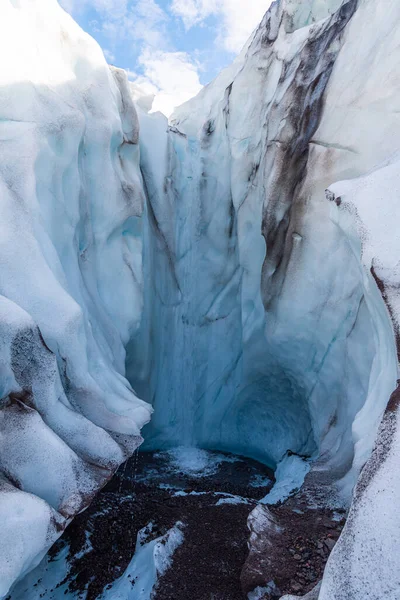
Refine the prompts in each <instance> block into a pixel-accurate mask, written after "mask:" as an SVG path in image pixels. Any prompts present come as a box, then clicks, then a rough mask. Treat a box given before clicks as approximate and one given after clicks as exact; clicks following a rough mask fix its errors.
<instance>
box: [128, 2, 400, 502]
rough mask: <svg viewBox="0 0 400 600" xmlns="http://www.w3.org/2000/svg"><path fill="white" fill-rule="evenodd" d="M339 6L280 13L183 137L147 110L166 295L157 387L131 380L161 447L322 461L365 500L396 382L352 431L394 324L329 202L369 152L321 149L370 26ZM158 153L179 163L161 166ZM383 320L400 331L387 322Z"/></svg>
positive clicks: (159, 269)
mask: <svg viewBox="0 0 400 600" xmlns="http://www.w3.org/2000/svg"><path fill="white" fill-rule="evenodd" d="M339 4H340V3H336V4H335V3H332V2H330V3H323V2H319V3H312V2H308V3H307V2H305V3H293V2H281V3H275V4H274V5H272V7H271V9H270V11H269V12H268V13H267V14H266V16H265V18H264V20H263V22H262V23H261V25H260V27H259V28H258V30H257V31H256V32H255V34H254V36H253V37H252V40H251V42H250V45H249V46H248V48H245V50H244V51H243V53H242V54H241V55H240V56H239V57H238V59H237V60H236V61H235V63H234V64H233V65H232V66H231V67H229V68H228V69H227V70H225V71H224V72H223V73H222V74H221V75H220V76H219V77H218V78H217V79H216V80H215V81H214V82H212V83H211V84H210V85H209V86H207V87H206V88H204V90H202V92H200V94H199V95H198V96H197V97H196V98H194V99H193V100H191V101H189V102H188V103H187V104H186V105H183V106H182V107H181V108H179V109H178V110H177V111H176V113H175V115H173V117H172V121H171V127H170V128H169V131H168V132H167V131H166V128H167V127H166V125H167V124H166V123H165V122H163V120H162V117H160V116H157V115H148V114H147V115H146V114H144V113H143V112H142V111H139V116H140V119H141V126H142V134H141V145H142V171H143V174H144V179H145V183H146V187H147V190H148V198H149V207H150V211H151V219H150V221H151V223H150V227H149V238H148V242H149V244H148V245H149V248H150V249H149V255H151V257H149V258H148V261H147V263H146V265H147V266H146V267H145V269H147V273H148V274H149V275H148V276H147V279H148V280H150V281H151V282H152V283H151V284H150V287H149V289H148V293H147V296H146V298H147V299H146V300H145V305H146V307H147V309H145V314H146V318H145V321H146V323H147V325H144V326H143V327H142V331H143V330H147V333H148V330H151V334H148V338H147V342H143V339H141V343H140V345H139V347H140V348H142V347H148V348H150V347H151V348H152V349H151V350H149V351H148V353H147V355H148V356H149V357H150V363H149V364H150V365H151V366H150V367H149V368H148V370H147V371H146V368H144V369H143V371H142V372H141V373H140V374H139V371H138V370H137V368H136V369H135V365H137V359H138V354H139V353H135V352H133V353H130V352H128V354H129V356H128V358H130V361H129V362H130V365H131V368H130V369H128V371H130V370H131V369H132V375H130V376H131V380H132V382H133V383H134V386H135V388H137V389H139V390H140V391H141V393H142V395H143V397H145V398H146V399H148V400H149V401H151V402H152V403H153V404H154V406H155V408H156V411H155V415H154V417H153V419H152V422H151V424H150V425H149V426H148V428H147V429H146V430H145V438H146V444H147V447H166V446H171V445H176V444H186V445H193V444H195V445H200V446H203V447H213V448H220V449H228V450H232V451H236V452H240V453H243V454H247V455H250V456H254V457H256V458H260V459H262V460H264V461H266V462H268V463H270V464H271V465H275V464H276V463H277V462H279V461H280V460H281V459H282V457H283V456H284V455H285V453H286V452H287V451H288V450H291V451H293V452H297V453H299V454H302V455H308V456H310V455H314V457H315V456H317V455H319V457H320V459H321V460H323V461H324V462H325V463H326V468H327V470H330V471H331V472H333V471H335V473H334V475H333V478H336V479H340V478H341V477H342V476H344V475H345V474H346V473H348V472H349V471H350V470H351V465H352V462H353V460H354V471H353V472H352V474H351V475H349V476H348V479H346V480H344V481H343V482H342V487H343V488H344V490H345V492H346V494H347V495H348V494H349V493H350V491H351V488H352V485H353V484H354V481H355V478H356V477H357V473H358V472H359V469H360V468H361V466H362V464H363V462H365V460H366V458H367V457H368V455H369V452H370V451H371V449H372V444H373V439H374V435H375V433H376V429H377V426H378V423H379V418H380V416H381V415H382V412H383V410H384V406H385V402H384V400H382V398H383V396H384V393H386V394H387V395H388V396H389V395H390V392H391V386H393V372H394V371H395V365H394V366H393V365H392V367H393V368H392V371H391V373H392V375H391V376H390V377H388V378H387V382H388V383H387V389H386V390H385V392H384V393H383V395H382V397H381V399H380V401H379V403H377V405H376V406H377V408H376V415H375V417H376V418H375V420H374V419H371V420H370V421H369V422H368V425H367V426H366V429H365V431H364V433H363V436H362V437H363V440H364V442H363V443H359V440H358V439H357V435H356V434H355V433H354V431H353V429H352V427H353V422H354V420H355V418H356V415H357V413H358V412H359V410H360V409H361V408H362V406H363V404H364V403H365V402H366V399H367V398H368V395H369V390H370V387H371V384H370V373H371V370H372V369H373V368H374V365H375V363H376V359H375V358H374V357H376V355H380V344H381V340H380V339H379V338H378V337H377V335H376V333H375V330H376V327H377V326H376V319H378V320H379V318H380V317H379V316H377V315H376V311H375V309H374V308H373V307H371V303H370V302H369V300H368V297H367V296H366V293H365V286H364V274H363V272H362V270H361V269H360V259H359V256H355V254H354V252H353V250H352V247H351V244H350V243H349V240H348V238H347V236H346V235H345V234H344V233H343V231H341V230H340V229H338V227H337V226H336V225H335V224H334V223H333V222H332V221H331V219H330V215H329V211H330V207H329V204H328V202H327V201H326V199H325V187H326V186H327V185H329V183H331V182H332V181H334V180H335V179H336V178H337V177H338V175H339V173H340V167H339V165H340V161H341V160H342V158H341V157H342V155H343V154H345V156H346V158H345V161H346V164H347V165H349V168H351V167H350V165H351V164H352V161H353V162H354V167H353V172H354V173H356V172H357V166H356V165H357V164H360V166H359V167H358V168H361V169H362V168H363V167H362V165H363V164H364V160H363V159H362V158H361V160H360V161H359V160H358V153H359V152H362V151H364V150H363V149H362V148H361V146H363V141H361V138H360V140H359V141H358V142H357V144H359V145H360V150H359V149H358V146H357V144H355V147H354V148H350V149H349V148H347V146H346V145H345V144H344V143H343V144H342V145H341V144H335V142H333V144H331V143H330V142H329V141H325V140H324V139H323V137H322V139H320V135H319V132H320V128H321V127H323V126H324V124H325V123H327V122H329V123H331V120H332V121H334V122H337V121H336V120H337V118H338V116H337V114H336V110H332V111H330V110H329V111H328V112H327V106H328V105H329V103H331V102H332V101H331V99H330V94H329V90H330V89H332V83H331V81H332V78H334V77H339V78H340V77H341V68H342V67H341V68H340V69H339V68H338V67H337V63H338V62H339V61H340V59H341V56H342V54H343V53H344V52H346V43H349V42H347V37H346V36H347V30H348V28H349V27H350V24H351V22H352V19H353V16H354V13H355V11H356V9H357V3H356V2H353V1H347V2H343V3H341V6H340V7H339ZM351 43H352V42H350V44H351ZM350 51H351V50H350ZM342 62H343V61H341V63H339V64H342ZM345 73H346V76H347V71H345ZM340 85H341V86H343V83H342V82H340ZM346 85H349V82H348V81H347V80H346ZM327 86H328V88H327ZM327 89H328V91H327ZM249 90H251V93H249ZM366 102H368V100H367V99H366ZM321 123H322V124H321ZM331 127H332V125H331ZM372 129H373V127H371V130H372ZM378 133H379V132H378V130H376V135H378ZM156 137H157V139H160V140H161V139H162V140H163V141H162V143H161V145H160V147H162V148H163V153H164V154H163V155H162V156H158V157H157V159H159V160H157V161H156V162H153V160H152V153H151V146H152V145H151V139H155V138H156ZM376 154H377V155H376V157H375V158H376V159H378V154H379V153H376ZM372 160H373V159H372ZM318 161H319V162H318ZM155 165H156V166H155ZM349 172H350V170H349ZM343 265H346V268H345V269H344V268H343ZM382 306H383V303H382ZM382 319H386V322H387V324H388V330H389V331H391V329H390V322H389V319H388V315H387V314H386V312H385V309H384V306H383V316H382ZM133 345H134V346H135V344H133ZM136 345H137V344H136ZM368 427H369V429H368ZM363 444H364V445H363ZM355 445H356V451H357V452H359V455H358V456H356V457H355V458H354V447H355Z"/></svg>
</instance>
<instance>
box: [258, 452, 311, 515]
mask: <svg viewBox="0 0 400 600" xmlns="http://www.w3.org/2000/svg"><path fill="white" fill-rule="evenodd" d="M309 471H310V464H309V463H308V462H306V461H305V460H303V459H302V458H301V457H300V456H296V455H294V454H292V455H291V456H285V457H284V458H283V459H282V460H281V462H280V463H279V464H278V466H277V468H276V471H275V479H276V482H275V485H274V487H273V488H272V490H271V491H270V492H269V494H267V495H266V496H265V497H264V498H263V499H262V500H260V502H261V504H277V503H278V502H284V501H285V500H286V499H287V498H289V496H290V495H291V494H292V493H293V492H296V491H298V490H299V489H301V486H302V485H303V483H304V479H305V477H306V475H307V473H309Z"/></svg>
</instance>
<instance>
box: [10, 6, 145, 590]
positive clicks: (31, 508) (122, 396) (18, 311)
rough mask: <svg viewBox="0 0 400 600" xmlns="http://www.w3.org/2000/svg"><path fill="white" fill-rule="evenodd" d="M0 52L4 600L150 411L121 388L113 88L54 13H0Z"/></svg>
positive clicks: (136, 206) (122, 192)
mask: <svg viewBox="0 0 400 600" xmlns="http://www.w3.org/2000/svg"><path fill="white" fill-rule="evenodd" d="M0 51H1V52H2V55H3V56H4V57H5V56H7V60H6V61H5V64H4V68H2V70H1V73H0V198H1V200H0V210H1V231H0V255H1V259H0V271H1V277H0V339H1V341H0V373H1V378H0V387H1V398H2V400H1V401H0V474H1V476H2V477H5V478H6V480H7V481H8V482H10V484H5V485H4V486H3V487H2V490H1V492H0V496H1V500H0V520H1V523H2V535H1V539H0V596H3V595H4V594H6V593H7V590H8V587H9V586H10V585H11V584H12V583H13V581H14V580H15V579H16V578H17V577H19V576H20V575H22V574H23V573H25V572H26V571H27V570H28V569H29V568H30V567H32V566H34V565H35V564H36V563H37V562H38V561H39V560H40V559H41V557H42V555H43V553H44V552H45V551H46V550H47V549H48V548H49V546H50V545H51V544H52V543H53V542H54V540H55V538H56V537H57V536H58V535H60V533H61V531H62V529H63V527H64V526H65V524H66V520H65V518H70V517H71V516H73V515H74V514H75V513H76V512H77V511H79V510H82V509H83V508H84V507H85V506H86V505H87V503H88V502H89V501H90V499H91V497H92V496H93V494H94V493H95V491H96V490H97V489H98V488H99V487H100V486H102V485H103V484H104V483H105V482H106V481H107V479H108V478H109V477H110V475H111V473H112V472H113V471H114V470H115V469H116V468H117V467H118V465H119V464H120V463H121V462H122V461H123V460H124V459H125V458H126V457H127V456H128V454H130V453H131V452H132V451H133V449H134V448H135V447H136V446H137V445H138V443H139V442H140V428H141V427H142V426H143V424H144V423H146V422H147V421H148V420H149V416H150V409H149V407H148V406H147V405H146V404H145V403H144V402H142V401H141V400H139V399H138V398H137V397H136V395H135V394H134V392H133V391H132V388H131V386H130V384H129V383H128V381H127V380H126V379H125V377H124V375H125V346H126V344H127V343H128V342H129V340H130V338H131V336H132V335H133V334H134V332H135V330H136V329H137V327H138V324H139V321H140V315H141V313H142V302H143V297H142V295H143V283H142V279H141V273H142V270H141V260H142V235H141V217H142V211H143V201H144V193H143V185H142V179H141V174H140V169H139V146H138V121H137V116H136V112H135V108H134V105H133V102H132V100H131V98H130V92H129V89H128V84H127V79H126V75H125V74H124V73H123V72H120V71H114V72H113V73H112V72H111V71H110V69H109V67H108V65H107V63H106V61H105V59H104V56H103V54H102V52H101V50H100V48H99V47H98V45H97V44H96V43H95V42H94V41H93V40H92V39H91V38H90V37H89V36H88V35H86V34H85V33H84V32H83V31H82V30H81V29H80V28H79V27H78V26H77V25H76V24H75V23H74V21H73V20H72V19H71V17H69V16H68V15H67V14H66V13H65V12H64V11H63V10H62V9H61V8H60V7H59V5H58V3H57V2H56V0H33V1H32V0H19V1H18V2H15V1H14V0H12V1H11V0H4V2H2V4H1V9H0ZM44 474H46V476H44ZM18 488H19V489H18ZM10 540H12V543H11V542H10Z"/></svg>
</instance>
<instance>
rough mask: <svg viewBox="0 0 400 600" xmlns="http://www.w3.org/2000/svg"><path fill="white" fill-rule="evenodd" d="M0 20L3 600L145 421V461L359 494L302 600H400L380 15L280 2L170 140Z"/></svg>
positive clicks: (59, 45)
mask: <svg viewBox="0 0 400 600" xmlns="http://www.w3.org/2000/svg"><path fill="white" fill-rule="evenodd" d="M0 16H1V19H0V45H1V49H2V51H3V56H7V62H6V64H5V65H4V66H3V69H2V71H1V73H0V86H1V87H0V158H1V160H0V190H1V195H0V211H1V216H2V220H1V223H2V225H1V236H0V245H1V252H0V256H1V259H0V274H1V277H0V312H1V315H0V330H1V335H0V340H1V341H0V365H1V367H0V373H1V377H0V386H1V387H2V395H1V398H2V400H1V403H0V519H1V522H2V536H1V539H0V597H2V596H5V595H6V594H7V592H8V590H9V588H10V586H11V585H12V583H13V582H14V581H15V580H16V579H18V578H20V577H21V576H22V575H23V574H24V573H26V572H27V571H28V570H29V569H32V568H33V567H34V566H35V565H36V564H37V563H38V562H39V561H40V559H41V557H42V556H43V555H44V554H45V552H46V551H47V549H48V548H49V546H50V545H51V544H52V542H53V541H54V539H55V538H56V537H57V536H58V535H60V533H61V532H62V530H63V528H64V527H65V526H66V524H67V523H68V521H69V520H70V519H71V518H72V517H73V515H74V514H76V513H77V512H78V511H80V510H82V509H83V508H84V507H85V506H86V505H87V503H88V502H89V501H90V498H91V497H92V496H93V494H94V493H95V492H96V490H97V489H98V488H99V487H100V486H102V485H103V484H104V483H105V482H106V481H107V480H108V479H109V478H110V477H111V475H112V473H113V472H114V470H115V469H116V467H117V466H118V465H119V464H120V463H121V462H122V461H123V460H124V459H125V458H126V457H127V456H128V455H129V454H130V453H132V452H133V450H134V449H135V448H136V447H137V445H138V444H139V443H140V442H141V436H140V430H141V428H142V426H143V425H144V424H146V423H147V422H148V421H149V419H150V414H151V408H150V406H149V404H147V403H146V402H145V401H147V402H148V403H151V404H152V405H153V407H154V415H153V417H152V420H151V422H150V424H149V425H147V427H146V428H145V429H144V432H143V436H144V438H145V447H147V448H153V449H162V450H170V449H171V448H176V447H181V446H184V447H196V448H198V449H199V448H200V449H213V450H228V451H231V452H235V453H238V454H244V455H247V456H250V457H254V458H257V459H261V460H263V461H265V462H266V463H268V464H269V465H271V466H273V467H276V466H277V465H280V466H281V471H282V473H283V476H282V479H281V487H285V485H286V487H290V486H291V485H293V483H291V482H293V480H294V481H296V485H297V483H298V482H299V481H300V475H303V476H304V474H305V472H304V471H305V469H304V465H305V464H306V465H309V464H311V465H312V466H311V472H312V473H313V474H314V476H316V481H318V477H319V478H320V479H321V481H322V480H323V481H324V482H325V483H326V481H327V480H328V481H329V483H330V484H331V486H332V487H333V488H334V489H335V490H336V491H337V493H338V494H339V496H340V498H341V500H342V502H344V503H349V502H350V501H351V498H352V496H353V502H352V508H351V511H350V516H349V520H348V523H347V525H346V528H345V530H344V533H343V535H342V538H341V540H340V541H339V543H338V544H337V546H336V547H335V550H334V552H333V553H332V556H331V559H330V561H329V563H328V567H327V570H326V575H325V577H324V580H323V583H322V587H321V591H320V595H319V597H320V600H348V599H349V597H351V600H365V598H366V595H367V592H368V594H369V596H368V597H370V598H371V599H373V600H381V598H383V597H385V598H386V599H388V600H396V598H397V597H398V594H399V590H400V581H399V580H398V573H399V572H400V569H399V565H398V563H397V562H396V561H397V558H396V547H395V546H396V542H397V540H398V538H399V534H400V521H399V517H398V516H397V514H396V512H395V511H394V510H393V508H392V507H393V506H395V505H396V504H397V503H398V502H399V500H400V497H399V496H400V486H399V484H398V481H397V480H398V478H397V477H396V465H397V462H398V457H399V456H400V438H399V435H400V434H399V427H398V419H399V410H398V405H399V401H398V397H397V395H396V394H395V395H394V396H392V400H391V402H390V404H389V408H388V409H387V410H386V407H387V405H388V401H389V398H390V396H391V394H392V392H393V390H395V389H396V385H397V377H398V361H397V352H396V336H395V334H396V335H397V332H398V326H399V318H400V317H399V315H400V303H399V295H398V287H399V266H398V255H399V251H400V247H399V246H400V240H399V234H398V232H397V218H396V217H397V211H398V208H397V206H398V205H399V198H398V196H399V189H400V181H399V173H400V169H399V164H400V162H399V161H400V159H399V155H398V154H397V153H398V150H399V148H398V140H399V134H400V121H399V111H400V109H399V106H398V103H399V100H398V99H399V97H400V95H399V91H400V90H399V87H400V80H399V76H398V64H399V59H400V49H399V48H400V46H399V44H398V41H399V35H400V34H399V23H400V4H399V3H398V0H385V2H384V3H382V2H380V1H379V0H358V1H357V0H280V1H277V2H275V3H273V4H272V6H271V8H270V10H269V11H268V12H267V14H266V15H265V17H264V19H263V21H262V23H261V24H260V26H259V28H258V29H257V30H256V31H255V33H254V34H253V36H252V37H251V39H250V40H249V43H248V44H247V45H246V47H245V49H244V50H243V52H242V53H241V55H240V56H239V57H238V58H237V59H236V61H235V62H234V63H233V64H232V65H231V67H229V68H228V69H226V70H225V71H224V72H222V73H221V74H220V75H219V76H218V77H217V78H216V79H215V80H214V81H213V82H212V83H211V84H210V85H208V86H207V87H205V88H204V89H203V90H202V91H201V92H200V94H199V95H198V96H197V97H196V98H194V99H193V100H191V101H189V102H188V103H186V104H184V105H183V106H181V107H180V108H179V109H177V111H176V112H175V114H174V115H173V117H172V118H171V120H170V123H169V124H168V122H167V120H166V119H165V117H163V115H161V114H157V113H155V114H151V113H149V109H150V106H151V99H149V98H147V97H146V96H145V95H143V94H142V93H141V92H140V90H138V89H137V88H135V87H134V86H131V85H130V84H129V83H128V81H127V78H126V75H125V73H124V72H123V71H121V70H118V69H111V70H110V69H109V68H108V66H107V64H106V61H105V59H104V57H103V55H102V52H101V50H100V48H99V47H98V46H97V44H96V43H95V42H94V41H93V40H92V39H91V38H90V37H89V36H87V35H86V34H84V33H83V32H82V31H81V30H80V28H79V27H78V26H77V25H76V24H75V23H74V22H73V20H72V19H71V18H70V17H69V16H68V15H66V14H65V13H64V12H63V11H62V9H61V8H60V7H59V6H58V4H57V2H56V0H3V3H2V7H1V11H0ZM134 102H135V103H136V109H135V106H134ZM139 130H140V133H139ZM139 146H140V151H139ZM128 381H129V383H128ZM133 389H135V390H136V392H137V394H138V396H140V398H143V399H144V401H142V400H139V399H138V397H137V395H136V394H135V392H133ZM385 410H386V412H385ZM382 417H383V421H382ZM175 452H176V451H175ZM371 453H372V454H371ZM178 455H179V452H178ZM178 455H177V456H178ZM190 456H191V457H192V459H193V460H194V461H195V463H196V461H197V463H198V461H199V460H201V458H202V454H201V450H195V451H194V453H193V451H192V454H191V455H190ZM178 457H179V456H178ZM193 457H194V458H193ZM285 457H286V458H285ZM305 460H306V461H307V462H306V463H305V462H304V461H305ZM192 462H193V461H192ZM197 463H196V464H197ZM365 464H366V466H365V467H364V465H365ZM293 465H301V467H299V468H298V469H297V468H296V469H294V470H293V468H292V467H293ZM363 467H364V469H363ZM307 468H308V467H307ZM362 469H363V470H362ZM302 470H303V472H301V471H302ZM361 471H362V473H361V477H360V478H359V476H360V472H361ZM44 474H45V475H44ZM278 474H279V473H278ZM285 478H286V479H285ZM357 480H358V483H357V485H356V486H355V484H356V482H357ZM285 481H286V483H285ZM354 486H355V491H354V495H353V490H354ZM288 491H289V492H290V491H291V490H288ZM277 492H279V487H277V488H276V490H275V494H277ZM272 493H274V492H272ZM285 493H286V492H285ZM267 583H268V582H266V584H267ZM116 585H117V584H116ZM118 585H124V583H123V582H122V583H121V582H120V583H119V584H118ZM349 590H351V595H350V596H349V595H348V594H349ZM257 593H258V592H257ZM260 593H261V592H260Z"/></svg>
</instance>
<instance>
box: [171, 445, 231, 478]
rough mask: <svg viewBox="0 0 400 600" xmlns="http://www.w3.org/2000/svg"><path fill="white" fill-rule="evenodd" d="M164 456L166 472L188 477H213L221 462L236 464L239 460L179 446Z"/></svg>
mask: <svg viewBox="0 0 400 600" xmlns="http://www.w3.org/2000/svg"><path fill="white" fill-rule="evenodd" d="M163 454H165V455H166V456H167V457H168V459H169V461H168V467H167V468H168V470H173V471H176V472H177V473H183V474H184V475H189V476H190V477H209V476H211V475H214V474H215V473H216V472H217V471H218V468H219V466H220V464H221V463H223V462H236V461H239V460H240V458H238V457H235V456H227V455H224V454H218V453H217V452H212V453H211V452H207V450H202V449H200V448H187V447H185V446H180V447H178V448H173V449H172V450H168V451H167V452H165V453H163Z"/></svg>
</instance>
